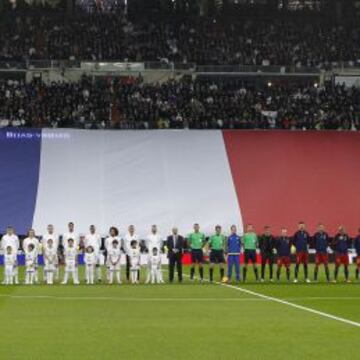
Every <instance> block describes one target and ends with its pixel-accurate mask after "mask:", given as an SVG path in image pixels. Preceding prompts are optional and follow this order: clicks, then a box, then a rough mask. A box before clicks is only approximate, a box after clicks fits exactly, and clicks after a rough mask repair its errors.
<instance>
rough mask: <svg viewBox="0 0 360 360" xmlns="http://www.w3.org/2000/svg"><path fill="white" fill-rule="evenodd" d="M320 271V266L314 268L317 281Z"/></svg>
mask: <svg viewBox="0 0 360 360" xmlns="http://www.w3.org/2000/svg"><path fill="white" fill-rule="evenodd" d="M318 272H319V267H318V266H315V269H314V280H315V281H317V279H318Z"/></svg>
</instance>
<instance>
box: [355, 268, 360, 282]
mask: <svg viewBox="0 0 360 360" xmlns="http://www.w3.org/2000/svg"><path fill="white" fill-rule="evenodd" d="M355 277H356V280H359V268H357V269H356V270H355Z"/></svg>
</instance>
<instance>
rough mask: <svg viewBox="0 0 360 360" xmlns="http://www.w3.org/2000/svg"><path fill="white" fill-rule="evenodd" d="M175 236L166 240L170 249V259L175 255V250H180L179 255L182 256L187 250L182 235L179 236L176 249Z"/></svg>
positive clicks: (170, 236)
mask: <svg viewBox="0 0 360 360" xmlns="http://www.w3.org/2000/svg"><path fill="white" fill-rule="evenodd" d="M173 238H174V235H169V236H168V237H167V239H166V247H167V249H168V257H169V256H171V255H173V254H174V251H173V250H174V248H175V249H177V250H179V252H178V254H182V253H183V251H184V249H185V248H186V243H185V238H184V237H183V236H181V235H177V238H176V243H175V247H174V240H173Z"/></svg>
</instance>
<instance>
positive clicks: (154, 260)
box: [148, 247, 161, 284]
mask: <svg viewBox="0 0 360 360" xmlns="http://www.w3.org/2000/svg"><path fill="white" fill-rule="evenodd" d="M148 261H149V267H150V281H151V283H152V284H155V283H157V284H159V283H160V279H161V276H160V273H161V255H160V253H159V252H158V249H157V248H155V247H154V248H153V249H152V253H151V254H150V255H149V260H148Z"/></svg>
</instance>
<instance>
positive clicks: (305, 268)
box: [304, 264, 308, 279]
mask: <svg viewBox="0 0 360 360" xmlns="http://www.w3.org/2000/svg"><path fill="white" fill-rule="evenodd" d="M304 275H305V279H308V266H307V264H304Z"/></svg>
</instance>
